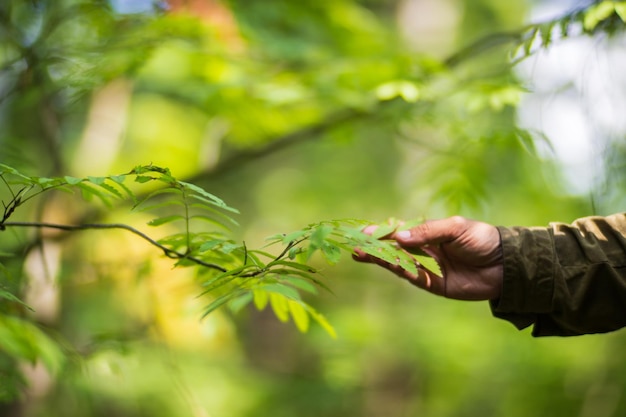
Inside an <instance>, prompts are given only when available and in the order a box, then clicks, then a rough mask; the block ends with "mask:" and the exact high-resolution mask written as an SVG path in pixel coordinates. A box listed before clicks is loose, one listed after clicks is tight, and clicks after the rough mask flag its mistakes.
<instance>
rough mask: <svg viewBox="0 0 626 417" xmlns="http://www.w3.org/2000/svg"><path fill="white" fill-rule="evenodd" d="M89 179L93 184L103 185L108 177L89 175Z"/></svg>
mask: <svg viewBox="0 0 626 417" xmlns="http://www.w3.org/2000/svg"><path fill="white" fill-rule="evenodd" d="M87 179H88V180H89V182H91V183H93V184H96V185H102V184H104V181H105V180H106V177H87Z"/></svg>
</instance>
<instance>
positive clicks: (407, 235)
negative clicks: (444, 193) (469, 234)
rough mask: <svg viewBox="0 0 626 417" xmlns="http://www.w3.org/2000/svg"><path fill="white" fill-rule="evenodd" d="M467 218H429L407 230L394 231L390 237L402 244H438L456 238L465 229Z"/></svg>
mask: <svg viewBox="0 0 626 417" xmlns="http://www.w3.org/2000/svg"><path fill="white" fill-rule="evenodd" d="M467 224H468V220H467V219H465V218H463V217H460V216H454V217H449V218H447V219H439V220H429V221H427V222H425V223H422V224H420V225H418V226H415V227H413V228H411V229H409V230H401V231H398V232H395V233H394V234H393V235H392V237H393V238H394V239H395V240H396V241H397V242H398V243H399V244H400V245H402V246H406V247H412V246H424V245H438V244H441V243H445V242H450V241H452V240H455V239H457V238H458V237H459V236H460V235H461V234H462V233H463V232H464V231H465V230H466V229H467Z"/></svg>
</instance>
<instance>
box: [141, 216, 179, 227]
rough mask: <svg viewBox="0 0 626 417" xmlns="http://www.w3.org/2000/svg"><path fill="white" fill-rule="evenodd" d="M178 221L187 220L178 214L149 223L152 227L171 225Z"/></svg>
mask: <svg viewBox="0 0 626 417" xmlns="http://www.w3.org/2000/svg"><path fill="white" fill-rule="evenodd" d="M176 220H185V217H184V216H181V215H178V214H174V215H171V216H165V217H159V218H157V219H153V220H150V221H149V222H148V225H150V226H161V225H163V224H166V223H171V222H173V221H176Z"/></svg>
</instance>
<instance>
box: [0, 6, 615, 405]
mask: <svg viewBox="0 0 626 417" xmlns="http://www.w3.org/2000/svg"><path fill="white" fill-rule="evenodd" d="M581 6H584V4H580V3H572V2H558V1H552V2H532V1H529V0H511V1H507V2H502V1H497V0H472V1H465V0H402V1H400V0H317V1H313V0H306V1H293V0H263V1H262V0H230V1H217V0H189V1H185V0H171V1H167V2H151V1H140V0H134V1H133V0H126V1H124V0H116V1H110V2H108V1H103V0H92V1H79V0H47V1H46V0H32V1H22V0H19V1H18V0H3V1H2V3H1V4H0V126H2V129H0V162H2V163H4V164H7V165H10V166H13V167H16V168H19V169H20V170H21V171H23V172H26V173H28V174H30V175H39V176H45V175H48V176H62V175H74V176H86V175H94V176H97V175H109V174H117V173H122V172H127V171H128V170H129V169H131V168H132V167H133V166H135V165H138V164H149V163H153V164H155V165H158V166H165V167H169V168H170V169H171V170H172V172H173V173H174V175H176V176H177V177H178V178H181V179H184V180H186V181H189V182H193V183H195V184H198V185H201V186H203V187H205V188H206V189H207V190H209V191H210V192H212V193H214V194H216V195H218V196H220V197H221V198H223V199H224V200H225V201H226V202H228V204H230V205H232V206H234V207H237V208H238V209H239V210H240V211H241V215H240V216H239V218H238V219H239V221H240V223H241V227H240V228H239V229H238V230H236V232H235V239H237V240H243V241H245V242H246V244H247V245H248V246H249V247H257V248H258V247H261V246H263V245H264V239H265V238H266V237H267V236H270V235H273V234H276V233H281V232H289V231H291V230H297V229H300V228H302V227H303V226H305V225H306V224H308V223H312V222H318V221H321V220H325V219H341V218H359V219H368V220H371V221H372V222H381V221H384V220H386V219H387V218H389V217H395V218H403V219H413V218H422V217H423V218H436V217H442V216H447V215H451V214H461V215H465V216H468V217H472V218H476V219H480V220H484V221H487V222H491V223H494V224H502V225H527V226H536V225H538V226H541V225H547V224H548V222H551V221H563V222H569V221H572V220H574V219H575V218H577V217H581V216H585V215H591V214H610V213H612V212H618V211H621V210H623V209H624V206H625V205H624V204H625V201H626V196H625V193H624V190H625V184H626V182H625V181H626V174H625V173H626V170H624V166H625V164H626V147H625V146H624V143H625V142H624V135H625V131H626V128H625V126H624V122H623V120H624V119H623V116H622V117H620V116H619V115H620V114H623V111H622V110H624V106H625V103H626V97H625V94H624V92H625V91H626V79H625V78H624V76H623V75H622V74H620V71H619V70H616V68H619V64H620V63H622V64H623V63H624V61H625V58H624V54H623V52H622V50H623V46H624V36H623V34H622V33H621V32H619V31H617V33H614V32H615V31H614V30H612V29H611V28H612V27H611V26H607V27H606V28H605V29H603V30H599V31H597V33H596V34H595V35H583V34H578V32H577V31H576V28H575V27H572V28H571V33H570V32H567V33H566V34H568V35H569V36H568V37H566V39H561V40H553V41H552V43H551V44H550V45H548V47H547V48H544V49H541V48H531V49H532V51H535V49H537V50H536V51H535V52H534V54H531V55H530V56H528V57H526V58H525V59H524V60H522V61H521V63H520V64H518V65H510V59H511V56H512V55H515V42H519V40H518V39H517V38H516V35H515V34H516V33H518V34H519V33H522V32H523V28H524V27H525V25H527V24H528V23H529V22H531V21H543V20H549V19H551V18H554V17H556V16H560V15H563V14H564V13H566V12H568V11H571V10H574V9H573V8H575V7H581ZM542 19H543V20H542ZM622 26H623V23H622ZM561 37H562V35H561ZM485 39H486V40H487V41H485ZM481 40H482V41H481ZM475 42H477V43H475ZM472 45H473V46H472ZM518 53H519V51H518ZM522 55H523V53H522ZM616 65H617V66H616ZM2 193H3V194H2V196H3V199H4V201H7V198H9V195H8V194H7V193H8V192H7V191H6V190H3V191H2ZM94 208H96V209H98V208H99V206H98V205H97V204H96V203H93V204H89V203H83V202H79V201H78V200H76V199H74V198H72V197H71V196H67V195H65V194H62V193H60V194H59V195H50V196H45V197H42V198H41V199H39V200H37V201H33V202H32V203H29V205H28V206H27V207H25V208H24V209H23V210H22V211H20V212H19V213H16V214H15V216H17V217H18V218H19V219H22V220H29V219H31V220H32V219H38V220H46V221H53V222H57V223H69V224H74V223H76V222H77V221H80V220H85V219H93V218H96V219H98V220H100V221H107V222H117V223H120V222H125V223H128V224H133V225H135V226H136V227H138V228H143V227H144V226H145V222H146V218H142V217H141V215H137V214H132V215H131V214H129V213H128V208H127V207H120V209H119V210H104V211H103V210H99V211H97V212H94ZM0 246H1V247H2V249H3V253H4V252H11V253H18V254H19V256H18V257H12V258H9V257H5V258H3V261H4V263H5V267H6V268H7V270H11V271H14V273H13V275H12V276H13V277H17V278H13V280H12V281H10V282H9V281H7V282H3V283H2V286H3V287H6V288H9V287H10V288H12V289H15V290H16V291H19V293H20V294H22V295H23V297H24V299H25V300H26V301H27V302H28V303H29V304H30V305H32V306H33V307H34V308H35V310H36V311H35V312H34V313H25V315H24V317H25V318H26V319H25V320H26V321H27V322H28V323H33V324H35V326H36V328H37V329H42V330H43V331H44V332H45V334H47V335H48V336H49V337H50V339H47V338H46V339H38V338H37V336H36V335H37V333H36V332H34V333H33V334H32V335H31V334H30V333H29V334H25V333H23V332H24V331H25V330H26V329H27V327H24V328H21V327H19V326H17V327H11V323H12V322H10V317H11V316H10V315H8V313H7V312H11V311H13V310H11V307H7V306H6V305H2V304H0V306H2V312H3V314H5V315H3V316H2V317H3V318H2V320H3V321H4V323H0V326H3V329H4V330H2V331H0V337H8V336H7V335H9V336H10V331H11V330H10V329H11V328H12V329H18V330H16V331H17V332H21V333H20V334H22V335H24V338H27V339H28V343H26V346H30V348H32V349H33V351H34V352H35V353H34V354H33V355H34V357H36V358H38V359H37V360H35V361H34V362H35V363H21V362H19V363H18V362H16V361H15V358H14V357H12V356H11V355H10V353H11V352H10V350H7V348H6V346H4V349H5V351H4V353H3V354H2V356H1V357H0V362H1V363H0V369H1V372H0V379H2V382H0V398H2V399H4V400H5V401H4V403H3V404H2V405H0V415H2V416H7V417H9V416H10V417H17V416H25V417H26V416H27V417H40V416H41V417H46V416H50V417H52V416H59V417H61V416H63V417H79V416H80V417H90V416H120V417H125V416H128V417H131V416H133V417H134V416H151V417H166V416H167V417H170V416H171V417H174V416H194V417H208V416H211V417H216V416H219V417H261V416H274V417H281V416H285V417H287V416H328V417H332V416H355V417H359V416H363V417H365V416H368V417H369V416H386V417H402V416H428V417H449V416H454V417H464V416H467V417H469V416H481V417H488V416H507V417H517V416H535V417H536V416H551V417H558V416H563V417H572V416H579V417H587V416H589V417H591V416H593V417H609V416H623V415H624V413H625V412H626V361H625V360H624V355H623V354H620V353H619V352H622V351H623V346H624V343H626V336H625V335H624V333H623V332H615V333H612V334H607V335H594V336H583V337H575V338H566V339H560V338H543V339H534V338H532V337H531V336H530V332H529V331H527V330H526V331H522V332H518V331H517V330H516V329H515V328H514V327H513V326H511V325H510V324H508V323H506V322H503V321H499V320H496V319H493V318H492V317H491V315H490V311H489V308H488V305H487V303H461V302H457V301H449V300H444V299H442V298H437V297H433V296H431V295H429V294H425V293H422V292H421V291H418V290H416V289H414V288H412V287H410V286H409V285H408V284H406V283H405V282H401V281H399V280H397V279H394V278H393V277H392V276H391V274H389V273H387V272H385V271H383V270H380V269H377V268H375V267H374V266H371V265H362V264H357V263H354V262H352V261H351V260H349V258H348V257H346V258H344V260H342V261H341V262H340V263H339V264H338V265H336V266H334V267H330V266H325V265H323V263H321V262H320V264H319V265H317V266H319V267H320V268H322V269H323V273H324V277H325V278H324V282H326V283H327V284H328V285H329V286H330V287H331V289H332V291H333V293H332V294H329V293H320V295H319V296H317V297H310V299H309V300H308V301H309V302H311V303H312V304H313V305H314V306H316V308H317V309H318V310H319V311H320V312H322V313H323V314H324V315H325V316H326V317H327V318H328V320H329V321H330V322H331V323H332V324H333V326H334V327H335V329H336V330H337V333H338V338H337V339H332V338H331V337H329V336H328V334H327V333H325V332H324V331H323V330H322V329H321V328H319V326H317V327H313V328H312V329H311V330H310V331H309V332H308V333H307V334H301V333H299V332H298V331H297V330H296V328H295V326H293V324H292V323H287V324H284V323H280V322H279V321H278V320H276V318H275V317H274V316H273V315H272V314H271V312H267V311H262V312H258V311H255V310H253V309H246V310H244V311H241V312H239V313H238V314H231V313H230V312H228V311H226V310H224V311H217V312H215V313H213V314H211V315H210V316H209V317H208V318H206V319H205V320H202V321H201V320H200V314H201V309H202V307H203V305H204V304H205V301H204V300H202V299H198V298H197V297H196V296H197V294H198V293H199V288H198V287H197V285H196V284H195V281H194V277H193V271H190V270H187V269H173V268H172V265H171V262H170V261H169V260H165V259H162V258H161V257H160V256H159V253H158V251H155V250H154V248H152V247H149V246H148V245H146V244H145V243H144V242H142V241H139V240H137V238H136V237H134V236H132V235H130V236H129V235H127V234H125V233H123V232H119V233H118V232H108V231H107V232H104V231H93V232H81V233H76V234H71V235H70V236H68V235H67V234H66V235H60V234H58V233H56V234H55V233H35V231H19V233H18V232H17V231H5V232H3V234H2V242H1V244H0ZM38 248H43V249H44V250H38ZM16 251H17V252H16ZM3 302H4V301H3ZM14 324H15V323H14ZM6 329H9V330H6ZM7 340H8V339H7ZM51 340H53V341H55V342H54V343H53V342H51ZM51 343H52V345H50V344H51ZM0 351H1V350H0ZM42 363H46V364H47V365H48V366H47V367H46V366H43V365H42Z"/></svg>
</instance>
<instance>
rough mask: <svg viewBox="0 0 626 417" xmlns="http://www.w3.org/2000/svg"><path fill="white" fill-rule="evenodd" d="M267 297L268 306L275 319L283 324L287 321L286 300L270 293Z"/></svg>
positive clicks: (282, 296)
mask: <svg viewBox="0 0 626 417" xmlns="http://www.w3.org/2000/svg"><path fill="white" fill-rule="evenodd" d="M269 296H270V305H271V306H272V310H273V311H274V315H275V316H276V318H278V320H280V321H282V322H283V323H285V322H287V321H289V306H288V304H287V300H288V298H286V297H285V296H284V295H282V294H277V293H275V292H271V293H270V294H269Z"/></svg>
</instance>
